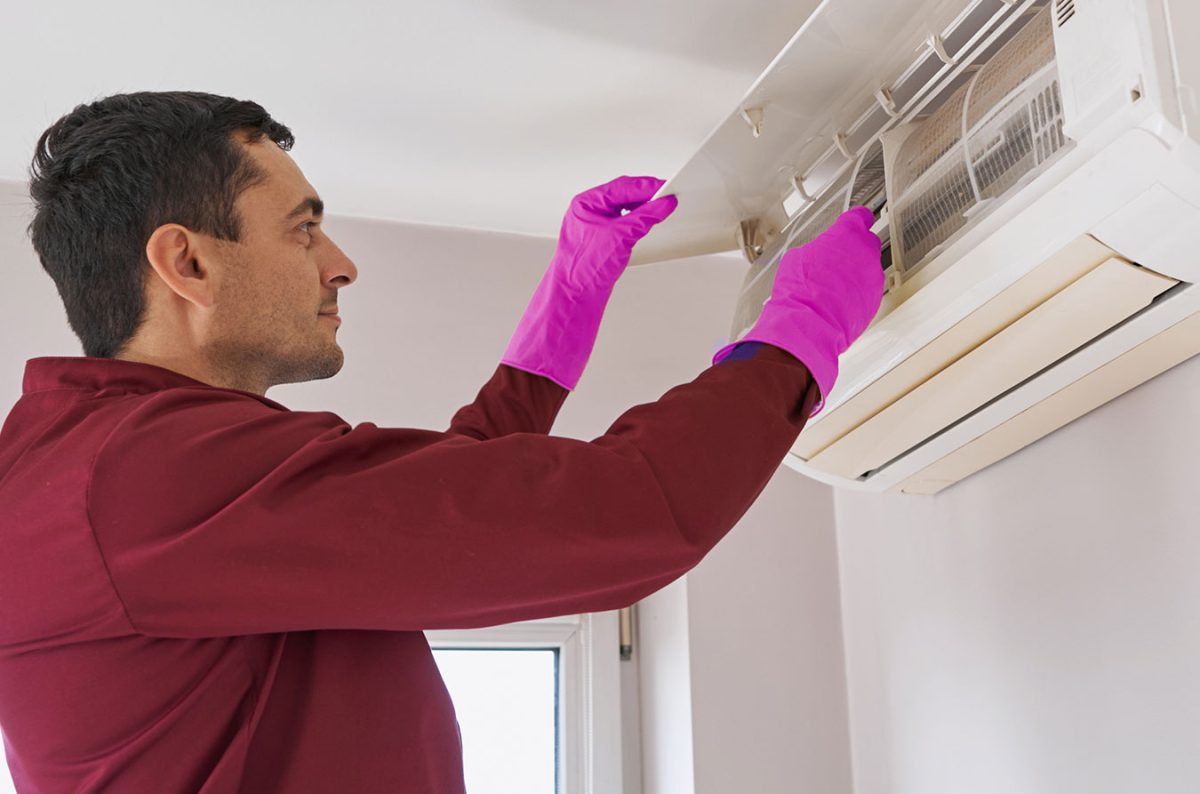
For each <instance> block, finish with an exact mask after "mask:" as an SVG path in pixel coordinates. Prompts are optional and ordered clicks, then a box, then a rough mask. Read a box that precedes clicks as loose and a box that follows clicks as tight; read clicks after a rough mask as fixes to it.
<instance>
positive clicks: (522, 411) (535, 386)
mask: <svg viewBox="0 0 1200 794" xmlns="http://www.w3.org/2000/svg"><path fill="white" fill-rule="evenodd" d="M568 394H570V392H569V391H567V390H566V389H564V388H563V387H562V386H560V385H558V384H557V383H555V382H554V381H552V380H550V379H549V378H544V377H542V376H541V375H534V374H533V373H530V372H526V371H524V370H521V369H517V368H515V367H510V366H508V365H507V364H499V365H497V367H496V372H495V373H494V374H493V375H492V377H491V379H490V380H488V382H487V383H485V384H484V385H483V388H482V389H480V390H479V394H478V395H477V396H476V397H475V401H474V402H472V403H471V404H470V405H465V406H463V407H462V408H460V409H459V410H458V412H457V413H455V414H454V417H453V419H451V420H450V427H449V428H448V429H447V430H446V432H447V433H452V434H456V435H465V436H471V437H472V438H476V439H479V440H480V441H484V440H486V439H489V438H499V437H500V436H506V435H508V434H509V433H549V432H550V428H551V427H552V426H553V425H554V420H555V418H556V417H557V416H558V412H559V410H560V409H561V408H562V406H563V403H564V402H565V401H566V399H567V395H568Z"/></svg>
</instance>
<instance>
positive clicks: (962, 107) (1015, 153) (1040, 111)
mask: <svg viewBox="0 0 1200 794" xmlns="http://www.w3.org/2000/svg"><path fill="white" fill-rule="evenodd" d="M1049 11H1050V9H1049V7H1046V8H1045V9H1043V11H1042V13H1041V14H1039V15H1038V16H1037V17H1036V18H1034V19H1033V20H1032V21H1030V23H1029V24H1028V25H1027V26H1026V27H1025V28H1024V29H1023V30H1022V31H1021V32H1020V33H1019V34H1017V35H1016V36H1015V37H1014V38H1013V39H1012V40H1011V41H1010V42H1008V43H1007V44H1006V45H1005V46H1004V48H1003V49H1002V50H1001V51H1000V52H998V53H997V54H996V56H995V57H993V58H992V60H990V61H989V62H988V63H987V64H986V65H985V66H984V67H983V69H981V70H980V72H979V73H978V74H977V75H976V76H975V78H974V79H973V80H972V82H971V83H970V84H969V85H965V86H963V87H962V88H961V89H960V90H959V92H958V93H956V94H955V95H954V96H952V97H951V98H950V99H948V100H947V101H946V103H945V104H944V105H943V106H942V107H941V108H939V109H938V110H937V111H936V112H935V113H934V114H933V115H932V116H930V117H929V118H928V119H926V120H924V121H923V122H921V123H920V124H919V126H917V127H916V128H915V129H914V130H912V131H911V132H910V133H909V134H907V135H906V136H905V137H903V138H902V139H898V140H896V141H895V142H894V143H892V144H891V145H890V146H889V147H888V148H890V149H891V153H890V154H889V155H888V166H889V169H890V173H891V181H890V183H889V185H888V202H889V205H890V206H891V209H892V223H891V227H892V228H891V233H892V240H893V246H894V252H895V256H896V261H897V266H898V269H899V271H900V273H901V274H903V275H909V274H912V273H913V272H915V271H916V270H917V269H919V268H920V267H921V266H922V265H923V264H925V262H927V261H928V260H929V259H931V258H932V255H934V254H935V253H936V252H937V249H938V247H939V246H941V245H942V244H943V243H945V242H947V241H948V240H949V239H950V237H951V236H953V235H954V234H955V233H957V232H958V231H960V230H962V229H963V228H965V227H966V226H967V224H968V223H969V221H970V217H972V213H973V212H975V211H977V210H981V209H983V208H984V207H986V206H987V205H988V204H990V203H992V202H993V201H994V200H996V199H998V198H1000V197H1001V196H1003V195H1004V194H1005V193H1007V192H1008V191H1009V190H1010V189H1012V188H1013V187H1015V186H1016V185H1017V184H1018V182H1020V181H1021V180H1022V179H1027V178H1031V177H1032V176H1033V175H1035V174H1036V173H1038V172H1039V171H1041V170H1042V169H1043V168H1045V167H1046V166H1047V165H1048V164H1049V162H1050V160H1051V159H1052V158H1053V157H1054V155H1056V154H1057V153H1058V152H1060V151H1063V150H1064V149H1065V148H1067V144H1068V143H1069V141H1068V139H1067V138H1066V137H1065V136H1064V134H1063V129H1062V125H1063V107H1062V95H1061V92H1060V90H1059V83H1058V75H1057V70H1056V68H1055V64H1054V46H1053V36H1052V34H1051V26H1050V17H1049ZM964 135H965V137H964Z"/></svg>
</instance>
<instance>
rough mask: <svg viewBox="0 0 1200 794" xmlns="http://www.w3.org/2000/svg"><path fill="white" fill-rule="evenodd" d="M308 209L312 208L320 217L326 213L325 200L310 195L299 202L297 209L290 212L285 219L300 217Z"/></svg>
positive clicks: (313, 212)
mask: <svg viewBox="0 0 1200 794" xmlns="http://www.w3.org/2000/svg"><path fill="white" fill-rule="evenodd" d="M308 210H312V214H313V215H315V216H317V217H318V218H320V217H321V216H322V215H324V214H325V202H324V201H321V199H319V198H317V197H316V196H308V197H307V198H305V199H304V201H301V202H300V203H299V204H297V205H296V209H294V210H292V211H291V212H289V213H288V214H287V217H286V218H284V220H285V221H290V220H291V219H292V218H299V217H300V216H301V215H303V214H304V213H305V212H306V211H308Z"/></svg>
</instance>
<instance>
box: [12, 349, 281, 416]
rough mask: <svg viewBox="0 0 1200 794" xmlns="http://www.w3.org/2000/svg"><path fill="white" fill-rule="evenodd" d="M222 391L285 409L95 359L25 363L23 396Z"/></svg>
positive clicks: (167, 373) (147, 367) (161, 372)
mask: <svg viewBox="0 0 1200 794" xmlns="http://www.w3.org/2000/svg"><path fill="white" fill-rule="evenodd" d="M181 386H182V387H192V388H197V387H199V388H204V389H220V390H222V391H232V392H236V393H238V394H246V395H249V396H251V397H254V398H256V399H258V400H261V401H263V402H265V403H267V404H268V405H273V406H277V407H279V408H285V406H283V405H281V404H280V403H277V402H275V401H274V400H272V399H270V398H269V397H264V396H262V395H259V394H253V393H251V392H247V391H241V390H240V389H225V388H223V387H220V386H213V385H211V384H208V383H204V382H203V381H199V380H196V379H195V378H191V377H188V376H187V375H184V374H182V373H179V372H176V371H175V370H171V369H167V368H165V367H160V366H157V365H155V364H145V363H142V362H140V361H124V360H122V359H119V358H96V357H93V356H40V357H38V358H31V359H28V360H27V361H26V362H25V377H24V381H23V383H22V393H23V394H32V393H33V392H39V391H52V390H62V389H68V390H71V391H84V392H112V393H134V394H147V393H150V392H155V391H161V390H162V389H170V388H175V387H181Z"/></svg>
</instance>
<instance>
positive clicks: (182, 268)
mask: <svg viewBox="0 0 1200 794" xmlns="http://www.w3.org/2000/svg"><path fill="white" fill-rule="evenodd" d="M146 258H147V259H148V260H150V267H151V268H152V269H153V270H154V272H155V273H156V274H157V275H158V277H159V278H160V279H162V282H163V283H164V284H166V285H167V287H169V288H170V289H171V291H172V292H174V293H175V294H176V295H178V296H179V297H181V298H183V299H184V300H186V301H188V302H190V303H193V304H195V305H196V306H199V307H201V308H210V307H211V306H212V305H213V302H214V297H215V295H216V286H217V285H216V283H215V281H216V279H215V278H214V273H213V272H212V269H211V268H210V267H209V266H208V265H207V264H206V260H207V259H208V256H207V249H206V247H205V241H204V239H203V238H202V236H201V235H198V234H196V233H195V232H193V231H192V230H190V229H188V228H187V227H186V226H180V225H179V224H178V223H165V224H163V225H162V226H159V227H158V228H157V229H155V230H154V233H153V234H151V235H150V239H149V240H147V241H146Z"/></svg>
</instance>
